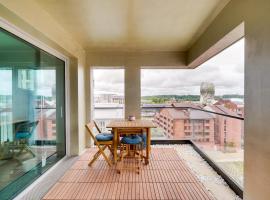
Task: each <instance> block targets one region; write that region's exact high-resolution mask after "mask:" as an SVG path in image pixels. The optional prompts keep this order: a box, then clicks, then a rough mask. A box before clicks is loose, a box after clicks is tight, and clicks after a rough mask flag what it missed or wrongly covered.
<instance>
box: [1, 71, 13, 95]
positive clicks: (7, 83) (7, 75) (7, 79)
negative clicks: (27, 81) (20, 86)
mask: <svg viewBox="0 0 270 200" xmlns="http://www.w3.org/2000/svg"><path fill="white" fill-rule="evenodd" d="M0 81H1V82H0V95H11V94H12V71H11V70H0Z"/></svg>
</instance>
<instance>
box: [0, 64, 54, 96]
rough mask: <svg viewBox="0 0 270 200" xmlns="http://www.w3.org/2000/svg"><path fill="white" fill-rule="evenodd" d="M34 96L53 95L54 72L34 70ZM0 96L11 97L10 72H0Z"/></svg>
mask: <svg viewBox="0 0 270 200" xmlns="http://www.w3.org/2000/svg"><path fill="white" fill-rule="evenodd" d="M35 76H36V77H35V78H36V84H37V85H36V95H41V96H49V97H51V96H52V95H53V93H52V91H53V89H55V84H56V82H55V70H35ZM0 95H12V70H6V69H5V70H0Z"/></svg>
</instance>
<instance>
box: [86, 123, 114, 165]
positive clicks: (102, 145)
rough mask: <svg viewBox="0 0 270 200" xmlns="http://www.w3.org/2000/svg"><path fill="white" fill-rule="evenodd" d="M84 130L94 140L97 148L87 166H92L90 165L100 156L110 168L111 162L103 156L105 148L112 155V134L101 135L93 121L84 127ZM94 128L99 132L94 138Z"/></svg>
mask: <svg viewBox="0 0 270 200" xmlns="http://www.w3.org/2000/svg"><path fill="white" fill-rule="evenodd" d="M85 127H86V129H87V130H88V133H89V134H90V137H91V138H92V139H93V140H94V144H95V145H96V146H97V148H98V151H97V152H96V154H95V155H94V156H93V158H92V160H90V162H89V163H88V166H92V164H93V163H94V162H95V161H96V160H97V159H98V157H99V156H100V155H102V156H103V157H104V159H105V161H106V162H107V163H108V165H109V166H112V162H111V161H110V159H109V158H108V157H107V155H106V154H105V152H104V151H105V150H106V148H108V149H109V150H110V152H111V153H112V154H113V151H112V143H113V134H111V133H102V132H101V130H100V128H99V127H98V125H97V124H96V122H95V121H92V122H90V123H88V124H86V125H85ZM94 128H96V129H97V131H98V132H99V133H98V134H97V135H96V136H95V135H94V130H93V129H94Z"/></svg>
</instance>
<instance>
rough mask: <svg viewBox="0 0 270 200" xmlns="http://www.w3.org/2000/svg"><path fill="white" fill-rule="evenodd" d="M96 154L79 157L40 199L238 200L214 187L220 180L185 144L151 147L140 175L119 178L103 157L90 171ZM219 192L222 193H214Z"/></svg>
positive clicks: (225, 189) (90, 150)
mask: <svg viewBox="0 0 270 200" xmlns="http://www.w3.org/2000/svg"><path fill="white" fill-rule="evenodd" d="M95 152H96V149H95V148H91V149H88V150H87V151H86V152H85V153H84V154H83V155H81V156H80V157H79V159H78V160H77V161H76V162H75V163H74V164H73V165H72V167H71V168H70V169H69V170H67V171H66V172H65V174H64V175H63V176H62V177H61V178H60V179H59V180H58V181H57V183H56V184H55V185H54V186H53V187H52V188H51V189H50V191H49V192H48V193H47V194H46V195H45V196H44V197H43V199H44V200H50V199H183V200H193V199H198V200H199V199H202V200H206V199H219V198H227V199H235V198H237V196H236V195H235V194H234V193H232V192H228V188H227V186H224V185H221V186H219V187H216V186H214V187H213V180H214V181H215V182H217V180H219V181H221V180H222V179H220V178H219V177H218V176H216V175H213V174H214V173H213V170H212V169H209V166H208V165H207V164H206V163H204V162H202V158H201V157H200V156H199V155H198V154H197V153H196V151H195V150H194V149H193V148H192V146H190V145H188V144H185V145H174V146H171V145H153V146H152V150H151V158H150V163H149V165H143V166H142V169H141V172H140V174H139V175H138V174H136V173H134V172H130V171H124V172H123V173H121V174H120V175H119V174H117V173H116V170H115V168H114V167H113V168H110V167H108V165H107V163H106V162H105V161H104V159H102V158H101V159H99V160H98V161H96V163H95V164H94V165H93V167H91V168H89V167H88V162H89V159H90V158H91V156H92V155H93V154H94V153H95ZM198 164H199V165H200V166H199V167H198ZM192 166H193V167H192ZM194 166H195V167H194ZM207 179H208V180H207ZM215 179H216V180H215ZM202 180H203V181H202ZM211 184H212V185H211ZM206 187H207V189H206ZM220 189H221V190H224V192H223V194H220V193H218V192H217V190H220ZM209 190H210V192H209Z"/></svg>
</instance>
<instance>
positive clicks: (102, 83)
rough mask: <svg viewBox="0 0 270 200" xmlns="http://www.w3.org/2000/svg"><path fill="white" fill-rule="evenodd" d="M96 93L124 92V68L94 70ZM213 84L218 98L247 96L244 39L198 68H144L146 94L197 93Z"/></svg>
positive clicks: (143, 84)
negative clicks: (245, 94) (203, 86)
mask: <svg viewBox="0 0 270 200" xmlns="http://www.w3.org/2000/svg"><path fill="white" fill-rule="evenodd" d="M94 79H95V92H96V93H97V92H98V93H102V92H106V93H108V92H111V93H116V94H123V93H124V70H123V69H97V70H94ZM202 82H212V83H214V85H215V90H216V94H217V95H223V94H244V39H242V40H240V41H239V42H237V43H235V44H234V45H232V46H231V47H229V48H227V49H225V50H224V51H222V52H221V53H220V54H218V55H216V56H214V57H213V58H211V59H210V60H208V61H207V62H205V63H204V64H202V65H201V66H199V67H197V68H196V69H169V70H165V69H142V70H141V87H142V89H141V90H142V91H141V93H142V95H143V96H144V95H158V94H178V95H185V94H197V95H199V93H200V84H201V83H202Z"/></svg>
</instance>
